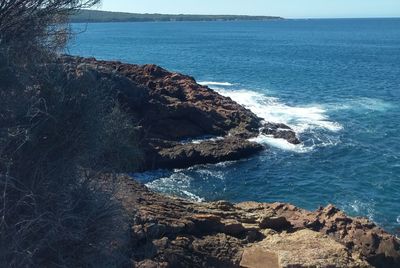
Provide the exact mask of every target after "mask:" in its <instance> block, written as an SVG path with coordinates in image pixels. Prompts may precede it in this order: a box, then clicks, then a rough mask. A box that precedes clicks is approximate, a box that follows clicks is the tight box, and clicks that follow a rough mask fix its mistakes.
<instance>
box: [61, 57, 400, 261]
mask: <svg viewBox="0 0 400 268" xmlns="http://www.w3.org/2000/svg"><path fill="white" fill-rule="evenodd" d="M60 63H61V66H62V68H64V70H65V74H66V79H67V80H68V81H67V82H68V83H72V85H74V83H76V85H77V86H80V87H82V86H89V87H94V86H95V87H99V89H100V88H103V89H104V88H106V89H107V90H110V91H109V92H111V93H114V96H115V97H116V98H117V99H118V100H119V101H120V103H121V105H123V106H124V107H126V108H127V109H128V110H129V112H130V114H131V115H132V118H135V121H136V122H137V127H138V132H139V139H140V144H141V146H142V148H141V149H142V150H143V152H144V154H143V155H144V160H143V161H144V163H143V169H155V168H177V167H180V168H183V167H188V166H192V165H195V164H204V163H216V162H221V161H227V160H236V159H240V158H243V157H247V156H250V155H252V154H255V153H257V152H259V151H260V150H262V149H264V147H263V146H261V145H259V144H257V143H254V142H251V141H249V139H251V138H253V137H256V136H258V135H260V134H264V135H270V136H273V137H275V138H283V139H286V140H287V141H289V142H291V143H293V144H298V143H300V141H299V139H298V138H297V137H296V134H295V133H294V131H293V130H292V129H290V127H288V126H286V125H284V124H279V123H277V122H267V121H265V120H264V119H261V118H259V117H257V116H256V115H255V114H253V113H252V112H251V111H249V110H247V109H246V108H244V107H242V106H240V105H239V104H237V103H235V102H234V101H232V100H231V99H230V98H227V97H223V96H221V95H219V94H218V93H216V92H215V91H213V90H212V89H210V88H208V87H204V86H201V85H199V84H197V83H196V81H195V80H194V79H193V78H191V77H189V76H185V75H182V74H178V73H171V72H168V71H166V70H164V69H162V68H160V67H158V66H155V65H144V66H139V65H132V64H124V63H121V62H106V61H97V60H95V59H86V58H77V57H69V56H65V57H62V58H61V59H60ZM267 120H268V119H267ZM194 140H196V142H194ZM109 180H111V179H109V178H104V179H103V180H101V181H104V182H105V183H104V186H105V189H110V190H111V189H112V190H113V191H115V196H116V199H117V200H118V201H119V202H120V203H121V204H122V207H123V213H124V214H125V216H126V217H121V218H122V219H124V222H125V223H124V225H123V226H125V227H128V228H126V230H127V232H126V236H125V239H121V240H120V241H115V244H114V245H113V247H114V246H115V247H118V248H119V247H120V246H121V248H123V249H124V250H126V249H128V250H127V252H128V254H129V255H130V257H131V259H132V262H133V263H134V266H135V267H143V268H144V267H146V268H153V267H248V268H256V267H266V268H275V267H382V268H383V267H385V268H387V267H388V268H390V267H400V244H399V241H398V240H397V238H395V237H394V236H392V235H390V234H388V233H386V232H385V231H383V230H382V229H380V228H379V227H377V226H376V225H375V224H374V223H372V222H370V221H369V220H367V219H364V218H351V217H347V216H346V215H345V214H344V213H343V212H341V211H339V210H338V209H337V208H335V207H334V206H331V205H330V206H328V207H326V208H319V209H318V210H316V211H314V212H310V211H306V210H303V209H300V208H297V207H295V206H292V205H289V204H284V203H273V204H263V203H255V202H245V203H240V204H231V203H229V202H224V201H220V202H212V203H195V202H191V201H188V200H184V199H179V198H174V197H168V196H164V195H161V194H157V193H154V192H152V191H150V190H148V189H147V188H146V187H144V186H143V185H140V184H139V183H137V182H135V181H134V180H133V179H132V178H130V177H127V176H121V177H119V178H117V180H115V181H114V180H113V181H114V183H108V182H109ZM115 183H116V184H117V185H116V186H117V187H116V189H115ZM110 185H113V186H112V187H110ZM123 229H124V230H125V228H123Z"/></svg>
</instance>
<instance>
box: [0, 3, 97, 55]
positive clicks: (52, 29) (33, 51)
mask: <svg viewBox="0 0 400 268" xmlns="http://www.w3.org/2000/svg"><path fill="white" fill-rule="evenodd" d="M99 1H100V0H0V48H1V49H3V50H6V51H7V54H9V55H11V56H12V58H13V60H16V59H17V58H19V59H20V60H22V61H26V60H28V59H29V60H35V61H37V60H38V58H41V57H45V56H48V53H49V52H54V51H56V50H58V49H60V48H63V47H64V45H65V44H66V42H67V40H68V37H69V34H70V31H69V26H68V23H67V22H68V17H69V16H70V15H71V14H72V13H74V12H76V11H77V10H78V9H81V8H88V7H91V6H93V5H95V4H97V3H98V2H99Z"/></svg>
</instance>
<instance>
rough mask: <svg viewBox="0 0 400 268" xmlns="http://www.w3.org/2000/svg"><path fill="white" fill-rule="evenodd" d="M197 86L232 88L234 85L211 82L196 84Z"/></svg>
mask: <svg viewBox="0 0 400 268" xmlns="http://www.w3.org/2000/svg"><path fill="white" fill-rule="evenodd" d="M197 83H198V84H200V85H202V86H210V87H211V86H223V87H229V86H233V85H234V84H232V83H229V82H213V81H201V82H197Z"/></svg>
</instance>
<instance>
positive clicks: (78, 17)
mask: <svg viewBox="0 0 400 268" xmlns="http://www.w3.org/2000/svg"><path fill="white" fill-rule="evenodd" d="M281 19H283V18H282V17H277V16H247V15H183V14H180V15H168V14H138V13H125V12H110V11H100V10H80V11H79V12H78V13H76V14H74V15H72V16H71V19H70V22H75V23H79V22H152V21H153V22H156V21H243V20H252V21H261V20H281Z"/></svg>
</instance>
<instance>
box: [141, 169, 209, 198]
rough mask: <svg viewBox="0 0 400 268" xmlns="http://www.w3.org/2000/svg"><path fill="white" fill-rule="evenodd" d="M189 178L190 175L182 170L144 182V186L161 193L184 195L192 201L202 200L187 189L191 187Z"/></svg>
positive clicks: (190, 178)
mask: <svg viewBox="0 0 400 268" xmlns="http://www.w3.org/2000/svg"><path fill="white" fill-rule="evenodd" d="M191 180H192V177H191V176H189V175H186V174H184V173H182V172H176V173H173V174H170V175H167V176H165V177H162V178H159V179H156V180H153V181H151V182H149V183H146V186H147V187H148V188H149V189H154V190H157V191H160V192H163V193H169V194H172V195H178V196H182V197H186V198H188V199H190V200H193V201H197V202H203V201H204V198H201V197H199V196H197V195H195V194H194V193H192V192H190V191H188V190H189V189H191Z"/></svg>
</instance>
